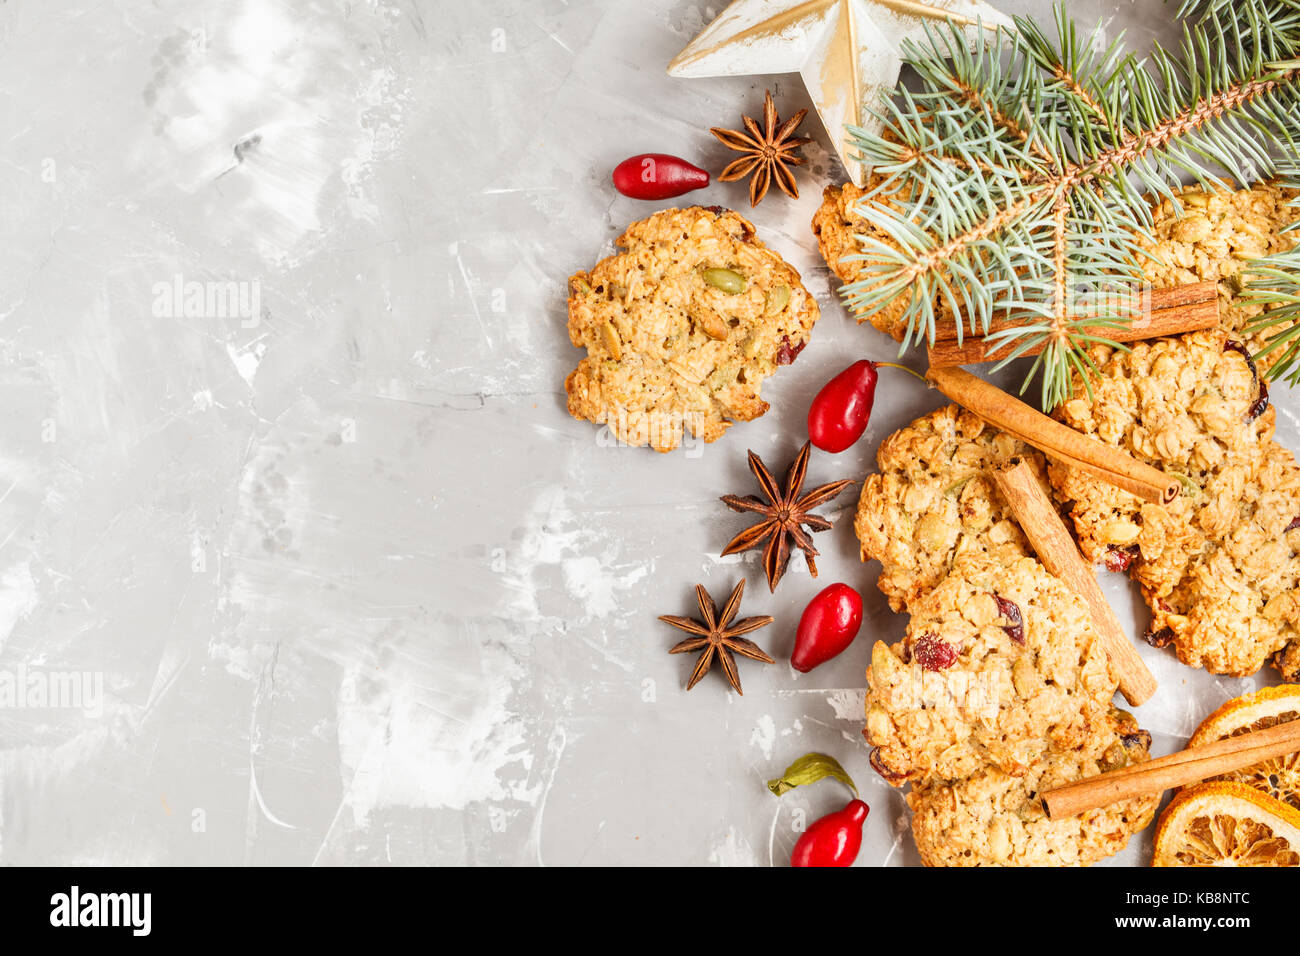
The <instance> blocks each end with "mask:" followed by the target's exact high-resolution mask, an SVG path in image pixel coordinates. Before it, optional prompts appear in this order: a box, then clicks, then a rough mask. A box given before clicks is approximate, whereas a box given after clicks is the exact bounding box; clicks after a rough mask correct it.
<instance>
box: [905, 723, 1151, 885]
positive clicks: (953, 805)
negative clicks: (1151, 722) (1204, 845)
mask: <svg viewBox="0 0 1300 956" xmlns="http://www.w3.org/2000/svg"><path fill="white" fill-rule="evenodd" d="M1116 713H1117V714H1120V716H1119V717H1117V718H1116V719H1115V720H1113V724H1114V726H1115V729H1114V730H1112V731H1110V732H1109V736H1110V743H1109V745H1108V746H1107V747H1106V748H1105V749H1104V751H1103V752H1102V754H1101V755H1100V756H1098V755H1096V754H1095V753H1085V752H1082V751H1071V752H1068V753H1061V754H1051V755H1049V756H1046V757H1044V758H1042V759H1040V760H1038V761H1036V762H1035V763H1034V764H1033V766H1032V767H1030V768H1029V770H1028V772H1027V773H1025V774H1024V775H1022V776H1012V775H1010V774H1008V773H1005V772H1003V771H1002V770H999V769H998V768H997V767H993V766H988V767H983V768H981V769H980V770H978V771H976V772H975V773H974V774H972V775H971V776H969V777H966V778H964V779H961V780H956V781H943V780H936V781H933V782H930V783H928V784H925V785H914V786H913V787H912V790H911V792H910V793H909V794H908V795H907V798H906V799H907V805H908V806H909V807H910V808H911V810H912V835H913V837H914V838H915V840H916V846H917V849H918V850H919V851H920V853H921V861H922V862H923V863H925V865H926V866H1087V865H1089V864H1092V863H1096V862H1097V861H1098V860H1101V859H1104V858H1105V857H1108V856H1111V855H1113V854H1115V853H1118V852H1119V851H1120V850H1122V849H1124V846H1125V845H1126V844H1127V843H1128V840H1129V837H1130V836H1132V835H1133V834H1134V833H1137V832H1138V831H1140V830H1142V829H1144V828H1145V827H1146V826H1147V825H1148V824H1149V823H1150V822H1151V819H1152V817H1154V815H1155V811H1156V806H1157V804H1158V803H1159V802H1160V797H1159V795H1157V794H1153V795H1151V796H1145V797H1138V798H1135V799H1133V800H1127V801H1124V802H1122V803H1113V804H1110V805H1109V806H1105V807H1101V808H1099V809H1096V810H1089V811H1087V812H1086V813H1082V814H1079V815H1078V816H1074V817H1068V818H1066V819H1063V820H1051V819H1049V818H1048V817H1047V814H1046V813H1045V812H1044V811H1043V806H1042V802H1041V801H1040V800H1039V795H1040V794H1041V793H1043V792H1044V791H1047V790H1051V789H1053V788H1055V787H1060V786H1064V785H1065V784H1068V783H1073V782H1074V781H1076V780H1081V779H1084V778H1086V777H1091V776H1094V775H1096V774H1098V773H1102V772H1104V771H1106V770H1113V769H1115V768H1116V767H1121V766H1125V765H1127V764H1128V763H1130V762H1139V761H1145V760H1147V759H1148V758H1149V752H1148V748H1149V747H1150V744H1151V737H1150V735H1149V734H1147V733H1146V732H1145V731H1142V730H1138V729H1137V722H1136V721H1134V720H1133V718H1132V717H1130V716H1129V715H1127V714H1122V713H1121V712H1116Z"/></svg>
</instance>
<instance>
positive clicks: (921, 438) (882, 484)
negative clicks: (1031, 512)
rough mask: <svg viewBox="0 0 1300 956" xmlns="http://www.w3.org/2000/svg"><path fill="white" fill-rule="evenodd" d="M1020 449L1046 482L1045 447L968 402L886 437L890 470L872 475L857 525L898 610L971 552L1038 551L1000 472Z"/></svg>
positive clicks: (884, 461)
mask: <svg viewBox="0 0 1300 956" xmlns="http://www.w3.org/2000/svg"><path fill="white" fill-rule="evenodd" d="M1013 455H1019V456H1021V457H1022V458H1024V459H1025V460H1026V461H1028V462H1030V464H1031V465H1033V467H1034V470H1035V471H1036V472H1037V473H1038V474H1039V476H1040V477H1043V478H1044V481H1043V484H1044V487H1046V480H1045V472H1046V468H1045V465H1044V462H1043V456H1042V455H1041V454H1039V453H1038V452H1037V451H1035V450H1034V449H1033V448H1031V447H1029V446H1028V445H1026V444H1025V443H1024V442H1022V441H1019V440H1018V439H1016V438H1013V437H1011V436H1010V435H1007V434H1006V433H1004V432H1000V431H997V430H996V429H994V428H990V427H989V426H987V425H985V424H984V422H983V421H982V420H981V419H980V418H978V417H977V416H975V415H972V414H971V413H970V412H968V411H966V410H965V409H963V408H961V407H960V406H958V405H949V406H947V407H946V408H941V409H939V410H938V411H935V412H931V413H930V414H929V415H925V416H923V417H921V418H918V419H917V420H916V421H914V422H912V423H911V424H910V425H908V426H906V427H905V428H902V429H900V430H899V431H897V432H895V433H894V434H892V435H890V436H889V437H888V438H886V439H885V440H884V441H883V442H882V443H881V445H880V450H879V451H878V452H877V453H876V463H877V464H878V465H879V467H880V473H879V474H875V475H871V476H870V477H868V478H867V480H866V481H865V482H863V486H862V495H861V498H860V499H859V501H858V512H857V515H856V517H855V518H854V522H853V530H854V531H855V532H856V533H857V536H858V541H859V543H860V544H861V547H862V560H864V561H869V560H871V559H873V558H874V559H876V560H878V561H879V562H880V563H881V566H882V570H881V572H880V579H879V581H878V582H877V584H878V586H879V587H880V590H881V591H883V592H884V593H885V595H886V596H887V597H888V598H889V605H890V607H892V608H893V609H894V610H895V611H901V610H903V609H904V607H905V606H906V605H907V604H910V603H911V602H913V601H915V600H917V599H918V598H919V597H921V596H922V595H923V594H925V593H926V592H927V591H929V590H930V589H931V588H933V587H934V586H935V585H936V584H938V583H939V582H940V581H941V580H942V579H943V578H944V576H945V575H947V573H948V571H949V569H950V568H951V567H952V564H953V562H954V561H956V560H957V559H958V558H959V557H961V556H962V555H965V554H970V553H977V554H988V555H991V556H994V557H996V558H998V559H1000V560H1002V561H1004V562H1009V561H1012V560H1014V559H1015V558H1018V557H1020V556H1021V555H1025V554H1032V553H1033V552H1032V551H1031V550H1030V547H1029V542H1028V541H1026V540H1025V536H1024V534H1023V533H1022V532H1021V530H1020V526H1019V525H1017V524H1016V523H1015V521H1014V520H1013V519H1012V517H1011V515H1010V512H1009V510H1008V508H1007V504H1006V501H1005V500H1004V499H1003V498H1002V493H1001V492H1000V491H998V489H997V485H996V484H995V483H994V481H993V476H992V473H991V468H992V466H993V465H994V464H996V463H997V462H1000V461H1002V460H1004V459H1006V458H1009V457H1011V456H1013Z"/></svg>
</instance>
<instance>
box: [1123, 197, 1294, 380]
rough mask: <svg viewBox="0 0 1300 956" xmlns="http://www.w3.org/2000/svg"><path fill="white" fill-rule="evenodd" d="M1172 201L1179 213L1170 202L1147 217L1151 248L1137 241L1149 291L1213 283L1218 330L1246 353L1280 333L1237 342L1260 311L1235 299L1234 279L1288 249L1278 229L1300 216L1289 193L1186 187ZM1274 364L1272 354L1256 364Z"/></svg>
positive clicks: (1236, 283) (1284, 235)
mask: <svg viewBox="0 0 1300 956" xmlns="http://www.w3.org/2000/svg"><path fill="white" fill-rule="evenodd" d="M1175 196H1177V197H1178V200H1179V203H1180V204H1181V206H1182V210H1181V212H1178V211H1176V210H1175V206H1174V203H1173V202H1172V201H1171V200H1169V199H1163V200H1161V201H1160V202H1159V204H1158V205H1156V206H1155V208H1154V210H1153V216H1154V219H1155V223H1154V228H1153V230H1152V234H1153V235H1154V237H1155V242H1154V243H1152V242H1150V241H1149V240H1148V241H1144V242H1143V247H1144V249H1145V251H1146V253H1147V254H1148V255H1149V256H1150V257H1151V259H1150V260H1144V261H1143V262H1142V265H1143V267H1144V269H1145V270H1146V271H1147V274H1148V276H1149V277H1150V281H1151V283H1152V285H1154V286H1155V287H1156V288H1165V287H1168V286H1175V285H1182V284H1184V283H1188V282H1201V281H1213V282H1217V283H1218V286H1219V319H1220V323H1221V324H1222V325H1223V327H1224V328H1225V329H1227V330H1228V331H1230V332H1238V338H1242V340H1243V342H1244V344H1245V345H1246V347H1247V348H1248V349H1249V350H1250V351H1251V352H1252V353H1255V352H1258V351H1259V350H1260V349H1261V348H1262V347H1263V346H1264V345H1265V344H1266V342H1267V340H1268V337H1269V336H1271V335H1275V334H1276V333H1277V332H1278V331H1280V330H1277V329H1271V330H1268V331H1267V332H1263V333H1257V334H1252V335H1250V336H1245V337H1243V336H1241V334H1240V333H1239V330H1240V329H1241V328H1242V327H1243V326H1245V325H1247V324H1248V323H1249V322H1250V321H1252V320H1253V319H1254V318H1255V317H1256V316H1258V315H1259V314H1260V312H1261V311H1262V308H1261V306H1259V305H1256V304H1254V303H1249V302H1245V301H1243V300H1242V299H1241V297H1240V294H1239V293H1240V290H1241V284H1240V280H1239V277H1238V273H1240V272H1241V270H1242V268H1243V267H1244V266H1245V265H1246V263H1247V262H1249V261H1250V260H1251V259H1258V258H1261V257H1263V256H1268V255H1272V254H1273V253H1275V252H1283V251H1285V250H1287V249H1289V248H1290V247H1291V246H1292V244H1293V242H1294V239H1293V237H1292V235H1291V234H1289V233H1284V232H1283V231H1282V230H1283V229H1284V228H1285V227H1286V226H1288V225H1290V224H1291V223H1292V222H1294V221H1295V220H1296V219H1297V218H1300V210H1297V209H1296V208H1294V207H1292V206H1290V205H1288V203H1289V201H1290V200H1291V199H1292V197H1293V194H1292V193H1291V192H1289V191H1287V190H1284V189H1282V188H1281V187H1280V186H1277V185H1276V184H1273V183H1260V184H1257V185H1255V186H1251V187H1250V188H1248V189H1232V188H1230V187H1229V186H1227V185H1225V186H1224V187H1223V188H1222V189H1212V190H1206V189H1203V188H1201V187H1199V186H1189V187H1187V188H1186V189H1183V190H1181V191H1179V192H1176V193H1175ZM1275 358H1276V354H1275V353H1274V354H1270V355H1268V356H1265V357H1264V358H1263V359H1262V360H1261V361H1262V362H1263V364H1264V365H1265V366H1267V365H1269V364H1271V363H1272V361H1274V360H1275Z"/></svg>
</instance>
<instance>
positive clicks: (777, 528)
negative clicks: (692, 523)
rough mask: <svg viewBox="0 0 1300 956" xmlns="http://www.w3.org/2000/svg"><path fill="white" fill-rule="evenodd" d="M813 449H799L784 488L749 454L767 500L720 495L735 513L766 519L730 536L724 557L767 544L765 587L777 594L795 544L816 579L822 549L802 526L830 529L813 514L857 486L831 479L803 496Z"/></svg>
mask: <svg viewBox="0 0 1300 956" xmlns="http://www.w3.org/2000/svg"><path fill="white" fill-rule="evenodd" d="M811 448H812V446H811V445H810V444H809V443H808V442H804V446H803V448H801V449H800V450H799V456H798V457H797V458H795V460H794V464H793V465H791V466H790V470H789V471H788V472H786V475H785V489H784V490H782V488H781V486H780V485H778V484H777V483H776V479H775V478H773V477H772V473H771V472H770V471H768V470H767V466H766V465H764V464H763V459H761V458H759V457H758V456H757V455H755V454H754V453H753V452H752V451H751V452H750V453H749V470H750V471H752V472H753V473H754V477H755V478H757V479H758V487H759V488H760V489H761V490H762V492H763V495H764V497H766V498H767V501H763V500H762V499H761V498H758V497H756V496H754V495H745V496H744V497H743V498H742V497H740V496H739V495H723V496H722V500H723V502H725V503H726V505H727V507H728V508H730V509H731V510H732V511H753V512H756V513H757V514H761V515H764V516H765V519H766V520H764V521H761V522H759V523H758V524H756V525H754V526H753V527H752V528H749V529H748V530H746V531H742V532H741V533H740V534H738V535H736V536H735V537H734V538H732V539H731V544H729V545H727V546H726V547H725V548H724V549H723V551H722V553H723V555H728V554H735V553H737V552H738V551H748V550H749V549H750V548H757V547H758V546H759V545H763V546H764V547H763V571H764V572H765V573H766V574H767V586H768V588H769V589H771V590H772V591H775V590H776V583H777V582H778V581H780V580H781V575H783V574H785V566H786V565H787V564H788V563H789V561H790V545H791V542H793V543H794V544H795V545H796V546H798V547H799V548H801V549H803V553H804V557H805V558H806V559H807V561H808V571H809V573H810V574H812V576H813V577H817V562H816V561H814V560H813V559H814V558H815V557H817V554H818V551H817V548H816V547H815V546H814V545H813V542H812V537H811V536H810V535H809V534H808V531H805V530H804V525H807V527H808V530H810V531H827V530H829V529H830V528H831V527H832V525H831V523H830V522H829V521H827V520H826V519H825V518H823V517H821V516H820V515H815V514H811V513H810V512H811V511H812V509H813V508H816V507H817V506H818V505H820V504H825V503H826V502H828V501H830V500H831V499H832V498H834V497H835V496H836V495H838V494H839V493H840V492H841V491H843V490H844V489H845V488H847V487H848V486H849V485H851V484H853V482H852V481H850V480H849V479H847V478H846V479H844V480H843V481H833V482H831V483H830V484H828V485H822V486H821V487H819V488H814V489H813V490H812V491H810V492H808V494H806V495H803V496H802V497H800V495H799V492H800V491H801V490H802V489H803V480H804V478H805V477H806V476H807V474H808V453H809V450H810V449H811Z"/></svg>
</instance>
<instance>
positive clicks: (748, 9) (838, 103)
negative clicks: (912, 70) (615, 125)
mask: <svg viewBox="0 0 1300 956" xmlns="http://www.w3.org/2000/svg"><path fill="white" fill-rule="evenodd" d="M949 18H951V19H952V20H953V21H954V22H956V23H959V24H962V25H966V26H970V27H972V29H970V30H968V31H967V39H968V42H971V43H975V42H983V41H984V39H985V38H980V37H978V31H977V30H975V29H974V26H975V24H977V23H979V24H982V25H983V26H984V27H985V29H986V30H987V31H988V32H989V33H990V34H991V33H992V31H994V30H996V29H998V28H999V27H1001V28H1010V27H1011V20H1010V18H1008V17H1006V16H1004V15H1003V14H1001V13H999V12H998V11H997V10H995V9H994V8H993V7H991V6H989V5H988V4H987V3H984V2H982V0H925V2H921V0H734V2H733V3H732V4H731V5H730V6H728V7H727V9H725V10H723V11H722V13H721V15H720V16H718V18H717V19H716V20H714V21H713V22H712V23H710V24H709V25H708V27H707V28H705V30H704V32H703V33H701V34H700V35H699V36H697V37H696V38H695V39H694V40H692V41H691V43H690V45H688V46H687V47H686V49H684V50H682V52H681V53H679V54H677V56H676V58H674V59H673V61H672V62H671V63H670V64H668V75H669V76H682V77H701V76H749V75H752V74H756V73H798V74H800V75H801V76H802V77H803V81H804V85H806V86H807V87H808V92H809V94H810V95H811V96H812V100H813V104H814V105H815V106H816V108H817V115H818V116H820V117H821V120H822V123H823V124H824V125H825V126H826V132H827V134H829V136H830V138H831V142H832V143H833V144H834V145H835V149H836V151H837V152H838V153H839V157H840V159H841V160H842V161H843V163H844V168H845V169H846V170H848V173H849V176H850V177H851V178H852V179H853V181H854V182H855V183H856V184H857V185H859V186H861V185H863V184H864V183H865V181H866V176H867V172H868V171H867V170H866V169H864V168H863V165H862V163H860V162H858V160H857V159H856V158H855V154H854V153H853V152H852V149H851V147H850V146H849V144H848V134H847V131H846V130H845V127H846V126H855V125H856V126H864V127H866V128H868V129H873V128H878V123H877V122H874V118H873V117H872V115H871V113H870V110H871V109H872V108H873V107H876V106H877V105H878V104H879V103H880V102H882V98H883V97H887V96H889V95H890V94H891V93H892V92H893V91H894V89H895V87H896V86H897V84H898V74H899V70H900V69H901V68H902V65H903V57H902V51H901V49H900V47H901V46H902V42H903V40H904V39H912V40H915V41H916V42H918V43H924V42H925V24H926V23H927V22H928V23H930V24H931V25H934V26H942V25H943V24H944V22H945V21H946V20H947V19H949Z"/></svg>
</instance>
